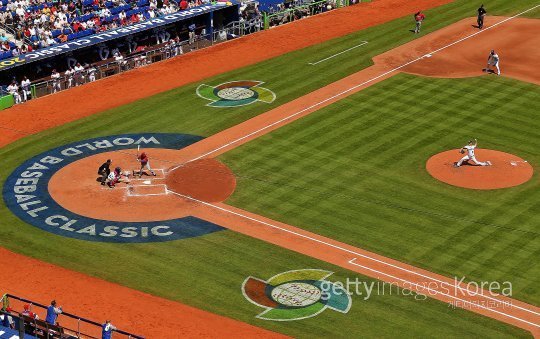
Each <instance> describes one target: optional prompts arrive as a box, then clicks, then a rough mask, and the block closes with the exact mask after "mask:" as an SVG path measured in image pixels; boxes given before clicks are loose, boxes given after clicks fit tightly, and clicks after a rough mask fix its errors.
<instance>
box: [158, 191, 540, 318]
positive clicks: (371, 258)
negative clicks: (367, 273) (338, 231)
mask: <svg viewBox="0 0 540 339" xmlns="http://www.w3.org/2000/svg"><path fill="white" fill-rule="evenodd" d="M167 192H169V193H172V194H175V195H178V196H180V197H182V198H185V199H189V200H192V201H195V202H198V203H200V204H202V205H205V206H208V207H212V208H215V209H218V210H220V211H222V212H226V213H229V214H233V215H236V216H239V217H241V218H244V219H247V220H251V221H254V222H257V223H259V224H262V225H266V226H269V227H272V228H275V229H278V230H281V231H283V232H286V233H290V234H294V235H296V236H299V237H301V238H305V239H308V240H311V241H314V242H317V243H319V244H323V245H326V246H329V247H332V248H335V249H338V250H340V251H343V252H347V253H350V254H354V255H356V256H360V257H363V258H366V259H369V260H372V261H375V262H378V263H381V264H384V265H387V266H390V267H394V268H397V269H399V270H402V271H405V272H408V273H411V274H415V275H418V276H421V277H423V278H427V279H430V280H433V281H437V282H441V283H444V284H448V285H449V286H452V287H455V288H458V289H460V290H463V291H467V292H468V293H471V294H472V295H475V296H480V297H483V298H486V299H492V300H494V301H497V302H499V303H505V304H508V302H506V301H504V300H499V299H497V298H493V297H489V296H486V295H484V294H482V293H477V292H474V291H472V290H469V289H463V288H462V287H460V286H458V285H454V284H450V283H448V282H445V281H442V280H439V279H436V278H432V277H430V276H427V275H424V274H422V273H418V272H415V271H411V270H409V269H406V268H403V267H400V266H397V265H394V264H391V263H388V262H385V261H382V260H379V259H376V258H373V257H370V256H367V255H365V254H362V253H357V252H355V251H352V250H349V249H346V248H343V247H341V246H338V245H334V244H331V243H328V242H326V241H323V240H320V239H316V238H313V237H310V236H308V235H304V234H301V233H298V232H295V231H292V230H289V229H286V228H283V227H280V226H277V225H274V224H271V223H268V222H265V221H262V220H259V219H255V218H253V217H250V216H247V215H244V214H241V213H238V212H234V211H231V210H229V209H226V208H223V207H219V206H216V205H214V204H211V203H208V202H205V201H202V200H199V199H196V198H193V197H191V196H188V195H184V194H180V193H177V192H174V191H170V190H167ZM354 260H356V258H353V259H351V260H349V263H350V264H353V265H357V266H361V265H359V264H354V263H353V262H352V261H354ZM361 267H364V266H361ZM367 269H369V270H372V271H375V272H377V273H380V274H383V275H387V276H390V275H388V274H387V273H383V272H379V271H376V270H374V269H371V268H367ZM390 277H393V276H390ZM396 279H399V280H402V281H404V282H407V283H410V284H413V285H418V284H415V283H413V282H412V281H407V280H403V279H401V278H396ZM426 289H427V288H426ZM437 293H439V294H442V295H445V296H448V297H450V298H454V299H458V300H461V301H464V302H467V303H471V302H470V301H468V300H465V299H460V298H458V297H455V296H452V295H449V294H445V293H443V292H440V291H437ZM471 304H473V303H471ZM478 306H481V305H478ZM511 307H515V308H517V309H521V310H523V311H526V312H529V313H533V314H535V315H540V313H538V312H535V311H533V310H530V309H527V308H525V307H521V306H516V305H513V304H511ZM485 309H487V310H489V311H493V312H496V313H500V314H503V315H505V316H507V317H510V318H513V319H516V320H519V321H522V322H524V323H527V324H530V325H533V326H535V327H538V328H540V325H538V324H536V323H531V322H529V321H527V320H524V319H521V318H517V317H515V316H512V315H510V314H506V313H503V312H500V311H496V310H492V309H490V308H485Z"/></svg>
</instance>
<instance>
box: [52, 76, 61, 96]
mask: <svg viewBox="0 0 540 339" xmlns="http://www.w3.org/2000/svg"><path fill="white" fill-rule="evenodd" d="M51 79H52V87H53V93H56V92H57V91H60V90H61V89H62V88H61V87H60V73H58V72H54V73H53V74H51Z"/></svg>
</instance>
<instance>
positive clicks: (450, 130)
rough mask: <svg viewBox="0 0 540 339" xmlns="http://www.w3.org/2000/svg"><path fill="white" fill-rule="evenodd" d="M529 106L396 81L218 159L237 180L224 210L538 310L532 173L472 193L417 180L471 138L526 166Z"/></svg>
mask: <svg viewBox="0 0 540 339" xmlns="http://www.w3.org/2000/svg"><path fill="white" fill-rule="evenodd" d="M539 97H540V88H539V87H538V86H536V85H530V84H525V83H520V82H518V81H514V80H508V79H504V78H493V77H482V78H474V79H459V80H457V79H455V80H448V79H432V78H422V77H416V76H411V75H399V76H395V77H393V78H391V79H390V80H386V81H384V82H383V83H380V84H377V85H375V86H374V87H371V88H368V89H366V90H363V91H361V92H359V93H357V94H354V95H353V96H351V97H349V98H347V99H344V100H341V101H339V102H338V103H336V104H333V105H331V106H329V107H327V108H324V109H322V110H320V111H318V112H315V113H313V114H311V115H309V116H307V117H305V118H303V119H301V120H299V121H296V122H294V123H292V124H290V125H288V126H285V127H283V128H281V129H279V130H277V131H274V132H272V133H271V134H269V135H266V136H263V137H261V138H259V139H258V140H255V141H252V142H250V143H248V144H245V145H243V146H241V147H240V148H238V149H235V150H232V151H230V152H228V153H226V154H225V155H223V156H222V157H221V160H224V161H225V162H226V163H227V164H228V165H229V166H230V167H231V169H232V170H233V172H235V174H236V175H237V177H238V178H239V180H238V183H239V184H238V187H237V189H236V192H235V193H234V195H233V197H232V198H231V199H230V200H229V203H231V204H233V205H235V206H238V207H242V208H245V209H247V210H249V211H252V212H255V213H260V214H263V215H265V216H268V217H271V218H274V219H277V220H279V221H283V222H286V223H290V224H292V225H296V226H300V227H302V228H305V229H307V230H310V231H312V232H315V233H318V234H322V235H325V236H328V237H330V238H334V239H338V240H341V241H343V242H346V243H349V244H352V245H356V246H359V247H362V248H365V249H369V250H372V251H375V252H377V253H380V254H384V255H387V256H389V257H392V258H395V259H398V260H401V261H405V262H408V263H411V264H413V265H418V266H421V267H423V268H426V269H428V270H432V271H436V272H438V273H441V274H444V275H446V276H454V275H457V276H459V277H461V276H466V277H467V279H470V280H473V281H510V282H512V283H513V287H514V296H515V297H517V298H519V299H523V300H525V301H527V302H530V303H533V304H540V290H539V289H538V286H540V267H539V266H538V265H537V264H536V263H538V262H539V261H540V243H539V242H538V236H539V235H540V233H539V232H540V229H539V228H538V225H539V217H538V215H539V212H540V210H539V207H540V203H539V202H540V190H539V187H540V186H539V184H538V174H535V175H534V177H533V178H532V179H531V180H530V181H529V182H527V183H525V184H523V185H521V186H518V187H514V188H509V189H502V190H493V191H478V190H468V189H462V188H457V187H453V186H449V185H447V184H444V183H442V182H439V181H437V180H435V179H433V178H432V177H431V176H430V175H429V174H428V173H427V172H426V170H425V162H426V161H427V159H428V158H429V157H430V156H431V155H433V154H436V153H438V152H441V151H444V150H448V149H452V148H458V147H460V146H461V145H462V144H464V143H466V140H469V139H470V138H471V137H477V138H478V139H479V142H480V147H482V148H490V149H498V150H501V151H505V152H509V153H512V154H516V155H518V156H520V157H523V158H524V159H526V160H528V161H529V162H530V163H531V164H532V165H533V166H537V165H538V164H539V163H540V156H539V153H538V149H539V148H540V139H539V138H538V134H537V133H538V130H540V120H538V112H539V111H540V101H539V100H538V98H539ZM458 155H459V154H457V156H458ZM260 196H264V199H254V197H260Z"/></svg>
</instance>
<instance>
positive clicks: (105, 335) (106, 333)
mask: <svg viewBox="0 0 540 339" xmlns="http://www.w3.org/2000/svg"><path fill="white" fill-rule="evenodd" d="M113 331H116V327H114V325H113V324H111V321H110V320H106V321H105V324H103V325H102V326H101V339H111V338H112V333H113Z"/></svg>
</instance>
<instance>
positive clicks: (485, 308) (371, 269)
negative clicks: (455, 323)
mask: <svg viewBox="0 0 540 339" xmlns="http://www.w3.org/2000/svg"><path fill="white" fill-rule="evenodd" d="M354 260H356V258H354V259H351V260H349V264H351V265H355V266H359V267H362V268H363V269H366V270H370V271H373V272H375V273H377V274H382V275H385V276H387V277H390V278H392V279H396V280H399V281H401V282H405V283H408V284H411V285H413V286H415V287H420V288H422V289H424V290H428V291H430V292H435V294H440V295H444V296H446V297H449V298H452V299H455V300H459V301H462V302H464V303H466V304H470V305H472V306H473V307H478V308H482V309H484V310H487V311H491V312H495V313H498V314H500V315H504V316H506V317H509V318H512V319H515V320H519V321H522V322H524V323H527V324H529V325H532V326H535V327H540V325H538V324H535V323H533V322H530V321H527V320H525V319H521V318H518V317H516V316H513V315H510V314H507V313H504V312H501V311H497V310H495V309H493V308H491V307H486V306H482V305H480V304H476V303H474V302H472V301H468V300H465V299H461V298H459V297H456V296H453V295H450V294H448V293H444V292H441V291H438V290H434V289H432V288H429V287H425V286H421V285H420V284H416V283H413V282H411V281H408V280H405V279H401V278H398V277H395V276H393V275H391V274H388V273H384V272H380V271H377V270H375V269H373V268H369V267H366V266H363V265H360V264H357V263H354V262H353V261H354ZM469 292H472V291H469ZM481 296H483V297H485V296H484V295H483V294H482V295H481ZM497 301H498V302H500V303H502V304H504V305H509V306H510V307H516V306H514V305H513V304H511V303H509V302H505V301H501V300H497Z"/></svg>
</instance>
